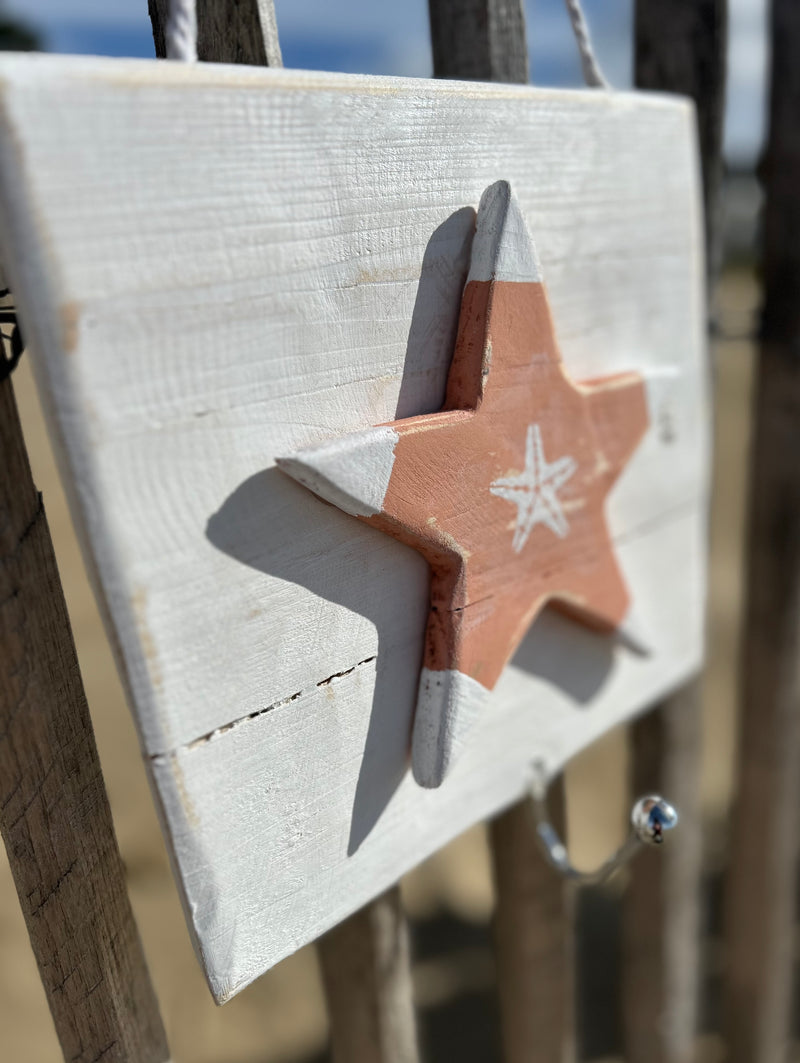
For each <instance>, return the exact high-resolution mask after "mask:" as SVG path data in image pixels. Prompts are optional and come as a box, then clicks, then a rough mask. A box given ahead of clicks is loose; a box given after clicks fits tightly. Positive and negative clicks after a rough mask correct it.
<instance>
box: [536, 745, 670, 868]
mask: <svg viewBox="0 0 800 1063" xmlns="http://www.w3.org/2000/svg"><path fill="white" fill-rule="evenodd" d="M530 795H531V799H532V803H533V812H534V816H535V819H536V833H537V836H538V838H539V842H540V845H541V847H542V851H543V852H544V855H545V857H546V858H547V861H548V863H549V864H551V865H552V866H553V867H554V868H555V869H556V871H560V872H561V874H562V875H564V877H565V878H568V879H570V880H572V881H573V882H581V883H584V884H586V885H589V884H592V883H598V882H603V881H605V879H607V878H608V877H609V875H611V874H613V872H614V871H616V870H617V869H618V868H620V867H622V866H623V864H626V863H627V862H628V860H630V858H631V857H632V856H633V855H634V854H635V853H637V852H638V851H639V850H640V849H641V848H642V847H643V846H645V845H661V843H662V842H663V841H664V835H665V833H666V832H667V831H669V830H672V828H673V827H675V826H676V825H677V823H678V813H677V810H676V809H675V808H673V807H672V805H671V804H670V803H669V802H668V801H665V800H664V798H663V797H661V796H660V795H658V794H650V795H648V796H647V797H640V798H639V800H638V801H636V802H635V803H634V805H633V808H632V809H631V830H630V834H629V835H628V837H627V838H626V840H625V841H624V842H623V843H622V845H621V846H620V847H619V849H617V851H616V852H615V853H613V854H612V855H611V856H610V857H609V858H608V860H606V861H605V863H603V864H601V865H600V867H598V868H597V869H596V870H594V871H579V870H578V869H577V868H576V867H574V866H573V865H572V863H571V862H570V859H569V854H568V853H567V849H566V846H565V845H564V843H563V842H562V841H561V838H560V837H559V836H558V831H557V830H556V829H555V827H554V826H553V825H552V823H550V821H549V819H548V815H547V804H546V796H547V775H546V773H545V769H544V765H543V764H541V763H538V762H537V763H536V764H534V768H533V779H532V780H531V787H530Z"/></svg>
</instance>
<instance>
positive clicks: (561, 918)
mask: <svg viewBox="0 0 800 1063" xmlns="http://www.w3.org/2000/svg"><path fill="white" fill-rule="evenodd" d="M428 8H429V11H430V20H431V42H432V47H433V73H434V77H450V78H477V79H485V80H489V81H509V82H521V83H527V82H528V79H529V73H528V48H527V43H526V39H525V13H524V7H523V5H522V3H520V0H429V3H428ZM550 803H551V807H552V811H553V818H554V822H556V823H558V824H559V826H562V827H563V824H564V821H565V818H566V805H565V799H564V788H563V785H558V786H554V787H552V790H551V794H550ZM490 844H491V848H492V861H493V866H494V875H495V886H496V893H497V902H496V908H495V935H496V939H495V940H496V959H497V980H498V990H499V995H500V1016H501V1022H502V1027H503V1031H502V1032H503V1043H504V1048H505V1053H506V1058H507V1060H508V1063H518V1061H519V1063H522V1061H524V1063H535V1061H536V1060H539V1059H540V1060H542V1063H544V1061H545V1060H547V1061H548V1063H555V1061H565V1063H566V1061H568V1060H570V1059H571V1058H572V1057H573V1055H574V1033H573V1011H574V1004H573V997H574V993H573V987H574V978H573V967H574V963H573V951H574V925H573V903H572V901H573V897H572V891H571V889H570V888H569V886H568V885H567V884H566V883H564V881H563V880H562V879H561V878H560V877H559V876H558V875H557V874H555V873H554V872H553V870H552V868H550V867H549V866H548V865H547V864H546V863H545V860H544V858H543V856H542V854H541V853H540V852H539V849H538V846H537V843H536V836H535V832H534V830H533V829H532V824H531V810H530V808H529V802H528V801H527V800H526V801H521V802H519V803H518V804H517V805H515V806H513V807H512V808H510V809H509V810H508V811H507V812H504V813H503V814H502V815H500V816H499V817H498V818H497V819H496V820H494V822H493V823H492V824H491V828H490Z"/></svg>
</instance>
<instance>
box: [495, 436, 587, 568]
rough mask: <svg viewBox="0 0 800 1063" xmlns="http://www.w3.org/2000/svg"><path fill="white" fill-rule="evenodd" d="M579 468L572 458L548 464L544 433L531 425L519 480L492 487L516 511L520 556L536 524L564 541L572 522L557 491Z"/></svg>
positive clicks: (509, 478)
mask: <svg viewBox="0 0 800 1063" xmlns="http://www.w3.org/2000/svg"><path fill="white" fill-rule="evenodd" d="M577 468H578V465H577V462H576V461H575V459H574V458H571V457H570V456H569V455H565V456H564V457H563V458H559V459H558V460H557V461H554V462H552V463H548V462H547V460H546V459H545V456H544V446H543V444H542V431H541V429H540V428H539V425H538V424H531V425H528V435H527V437H526V439H525V468H524V469H523V470H522V472H521V473H519V475H517V476H507V477H502V478H501V479H499V480H495V481H494V483H492V484H490V485H489V490H490V491H491V492H492V494H493V495H497V496H498V497H499V498H504V499H505V500H506V501H507V502H511V503H512V504H513V505H515V506H516V507H517V521H516V526H515V528H514V538H513V540H512V544H511V545H512V546H513V548H514V550H515V551H516V553H519V552H520V551H521V550H522V548H523V546H524V545H525V543H526V542H527V541H528V537H529V536H530V534H531V532H532V531H533V529H534V528H535V527H536V525H537V524H545V525H547V527H548V528H549V529H550V531H552V532H553V534H554V535H557V536H558V538H559V539H565V538H566V537H567V535H568V534H569V522H568V521H567V518H566V517H565V516H564V510H563V507H562V505H561V502H560V500H559V498H558V494H557V491H558V490H559V488H560V487H563V486H564V484H565V483H566V482H567V480H569V478H570V477H571V476H572V475H573V473H574V472H575V470H576V469H577Z"/></svg>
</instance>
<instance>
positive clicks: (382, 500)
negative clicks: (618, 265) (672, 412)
mask: <svg viewBox="0 0 800 1063" xmlns="http://www.w3.org/2000/svg"><path fill="white" fill-rule="evenodd" d="M647 426H648V414H647V402H646V395H645V386H644V382H643V380H642V378H641V377H640V376H639V375H638V374H636V373H625V374H618V375H614V376H609V377H604V378H602V379H600V380H592V381H584V382H582V383H579V384H578V383H574V382H573V381H572V380H571V379H570V378H569V377H568V376H567V374H566V372H565V369H564V366H563V363H562V361H561V356H560V354H559V350H558V345H557V343H556V338H555V332H554V328H553V322H552V318H551V315H550V308H549V305H548V301H547V295H546V292H545V287H544V284H543V282H542V274H541V269H540V266H539V261H538V258H537V255H536V250H535V248H534V245H533V242H532V240H531V238H530V235H529V233H528V230H527V227H526V225H525V221H524V219H523V216H522V213H521V211H520V208H519V204H518V203H517V201H516V199H515V198H514V196H513V194H512V192H511V189H510V187H509V185H508V184H507V183H506V182H503V181H500V182H497V183H496V184H494V185H492V186H490V187H489V188H488V189H487V190H486V192H485V193H484V195H483V197H482V199H481V203H480V207H479V209H478V215H477V225H476V231H475V237H474V240H473V246H472V257H471V263H470V270H469V275H468V278H467V283H466V286H465V288H464V294H463V299H462V304H461V317H460V321H459V328H458V338H457V341H456V347H455V353H454V355H453V361H452V364H451V366H450V371H449V374H448V378H447V392H446V399H445V403H444V406H443V408H442V409H441V410H440V411H439V412H438V413H434V414H426V415H423V416H419V417H408V418H404V419H403V420H398V421H393V422H392V423H391V424H385V425H380V426H378V427H375V428H369V429H366V430H365V431H362V432H357V433H354V434H350V435H347V436H343V437H340V438H337V439H334V440H332V441H330V442H327V443H324V444H322V445H320V446H316V447H313V448H310V449H308V450H304V451H301V452H299V453H296V454H294V455H292V456H291V457H287V458H283V459H280V460H279V462H278V464H279V465H280V467H281V468H282V469H283V470H284V472H286V473H288V474H289V475H290V476H292V477H294V478H295V479H296V480H297V481H299V482H300V483H301V484H304V485H305V486H306V487H308V488H310V489H311V490H312V491H314V492H315V493H316V494H317V495H319V496H320V497H321V498H323V499H325V500H327V501H328V502H331V503H333V504H334V505H336V506H338V507H340V508H341V509H343V510H345V511H346V512H347V513H351V514H353V515H354V516H356V517H358V518H359V519H360V520H362V521H364V522H365V523H367V524H370V525H372V526H373V527H375V528H379V529H380V530H381V531H383V532H386V533H387V534H388V535H392V536H394V538H396V539H399V540H400V541H401V542H404V543H407V544H408V545H410V546H412V547H414V548H415V549H416V550H418V551H419V552H420V553H421V554H422V555H423V556H424V557H425V558H426V560H427V561H428V564H429V565H430V569H431V589H430V611H429V614H428V621H427V629H426V632H425V643H424V660H423V668H422V673H421V676H420V681H419V690H418V696H417V706H416V714H415V719H414V734H413V742H412V759H413V769H414V775H415V777H416V779H417V780H418V782H420V783H421V784H422V785H424V786H438V785H439V784H440V783H441V782H442V780H443V778H444V776H445V774H446V772H447V770H448V768H449V766H450V765H451V764H452V762H453V761H454V760H455V758H456V756H457V753H458V750H459V747H460V746H462V745H463V743H464V742H465V741H466V737H467V735H468V732H469V730H470V727H471V725H472V723H473V722H474V720H475V718H476V716H477V715H478V714H479V712H480V711H481V709H482V707H483V706H484V705H485V703H486V701H487V699H488V696H489V692H490V691H491V690H492V688H493V687H494V685H495V683H496V682H497V680H498V678H499V676H500V674H501V672H502V670H503V668H504V667H505V665H506V663H507V662H508V661H509V659H510V658H511V656H512V655H513V653H514V651H515V650H516V648H517V647H518V645H519V644H520V642H521V641H522V638H523V637H524V635H525V633H526V631H527V630H528V628H529V626H530V624H531V622H532V621H533V619H534V618H535V617H536V615H537V614H538V613H539V612H540V611H541V609H542V608H543V607H544V606H545V604H547V603H548V602H552V603H553V604H554V605H556V606H557V607H558V608H560V609H562V610H564V611H565V612H567V613H569V614H570V615H571V616H572V617H574V618H575V619H576V620H578V621H580V622H582V623H585V624H588V625H590V626H592V627H594V628H597V629H598V630H601V631H612V630H616V631H618V632H619V633H620V634H622V635H623V636H624V637H625V638H626V640H627V641H628V642H632V643H634V644H636V643H639V645H641V640H640V639H639V638H638V636H637V634H636V631H635V623H634V621H633V619H632V615H631V609H630V604H631V603H630V597H629V594H628V591H627V588H626V586H625V581H624V579H623V576H622V574H621V572H620V569H619V566H618V564H617V561H616V558H615V555H614V546H613V543H612V541H611V538H610V535H609V531H608V526H607V524H606V519H605V514H604V504H605V500H606V498H607V496H608V493H609V491H610V490H611V488H612V486H613V484H614V482H615V481H616V480H617V478H618V477H619V475H620V473H621V471H622V469H623V468H624V467H625V464H626V463H627V461H628V460H629V458H630V457H631V455H632V454H633V452H634V450H635V449H636V447H637V445H638V443H639V441H640V440H641V438H642V436H643V435H644V433H645V431H646V429H647Z"/></svg>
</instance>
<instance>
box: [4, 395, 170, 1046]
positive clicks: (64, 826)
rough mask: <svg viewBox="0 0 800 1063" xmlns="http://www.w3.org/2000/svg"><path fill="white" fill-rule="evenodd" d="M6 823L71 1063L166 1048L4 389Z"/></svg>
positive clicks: (39, 516) (35, 500)
mask: <svg viewBox="0 0 800 1063" xmlns="http://www.w3.org/2000/svg"><path fill="white" fill-rule="evenodd" d="M0 437H1V438H2V444H1V445H0V453H2V455H3V460H2V462H0V558H2V560H0V650H1V651H2V652H1V653H0V656H2V659H3V668H2V670H0V829H1V830H2V834H3V840H4V842H5V845H6V849H7V851H8V859H9V863H10V865H11V871H12V873H13V876H14V882H15V884H16V887H17V893H18V894H19V899H20V904H21V905H22V910H23V913H24V915H25V921H26V923H27V926H28V933H29V934H30V938H31V944H32V945H33V951H34V954H35V956H36V961H37V963H38V965H39V973H40V975H41V978H42V984H43V985H44V989H45V993H46V995H47V1001H48V1004H49V1005H50V1011H51V1013H52V1015H53V1021H54V1022H55V1026H56V1032H57V1034H58V1038H59V1040H60V1042H61V1048H62V1050H63V1052H64V1058H65V1060H69V1061H72V1063H90V1061H94V1060H99V1059H103V1060H104V1061H106V1060H107V1061H108V1063H111V1061H115V1063H164V1060H166V1059H167V1057H168V1055H169V1052H168V1049H167V1042H166V1037H165V1034H164V1028H163V1026H162V1024H161V1017H160V1015H159V1011H158V1003H157V1001H156V997H155V993H154V992H153V987H152V985H151V983H150V977H149V975H148V972H147V967H146V964H145V960H144V954H143V952H142V946H141V942H140V940H139V934H138V931H137V929H136V924H135V922H134V919H133V913H132V912H131V907H130V902H129V900H128V894H127V890H126V887H125V872H124V868H123V866H122V860H121V858H120V854H119V849H118V848H117V840H116V837H115V835H114V827H113V824H112V821H111V811H110V809H109V805H108V798H107V796H106V790H105V786H104V784H103V776H102V773H101V770H100V762H99V760H98V757H97V748H96V746H95V741H94V732H93V731H92V724H91V720H90V718H89V711H88V707H87V705H86V697H85V694H84V691H83V684H82V683H81V677H80V673H79V671H78V661H77V658H76V656H75V646H74V644H73V641H72V632H71V629H70V624H69V618H68V616H67V608H66V604H65V602H64V595H63V592H62V590H61V584H60V581H59V578H58V570H57V568H56V561H55V555H54V553H53V546H52V542H51V540H50V533H49V530H48V527H47V521H46V519H45V515H44V507H43V504H42V499H41V497H40V495H39V494H38V492H37V491H36V489H35V487H34V484H33V480H32V479H31V471H30V466H29V464H28V458H27V453H26V450H25V443H24V441H23V438H22V430H21V427H20V423H19V417H18V415H17V408H16V404H15V402H14V394H13V390H12V386H11V381H10V380H9V379H6V380H4V381H2V382H0Z"/></svg>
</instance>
